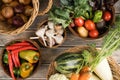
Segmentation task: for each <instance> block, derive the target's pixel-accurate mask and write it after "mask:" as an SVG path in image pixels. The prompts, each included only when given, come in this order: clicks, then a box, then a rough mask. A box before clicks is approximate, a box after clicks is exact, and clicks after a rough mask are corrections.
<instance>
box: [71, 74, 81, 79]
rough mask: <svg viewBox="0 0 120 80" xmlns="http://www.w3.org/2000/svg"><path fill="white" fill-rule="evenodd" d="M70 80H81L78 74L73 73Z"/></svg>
mask: <svg viewBox="0 0 120 80" xmlns="http://www.w3.org/2000/svg"><path fill="white" fill-rule="evenodd" d="M70 80H79V74H77V73H72V75H71V77H70Z"/></svg>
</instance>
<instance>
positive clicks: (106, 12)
mask: <svg viewBox="0 0 120 80" xmlns="http://www.w3.org/2000/svg"><path fill="white" fill-rule="evenodd" d="M111 16H112V15H111V13H110V12H109V11H105V12H104V14H103V19H104V20H105V21H110V20H111Z"/></svg>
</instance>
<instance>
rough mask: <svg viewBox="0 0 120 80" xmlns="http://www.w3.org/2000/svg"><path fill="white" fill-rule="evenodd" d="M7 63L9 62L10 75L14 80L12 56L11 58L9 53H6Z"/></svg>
mask: <svg viewBox="0 0 120 80" xmlns="http://www.w3.org/2000/svg"><path fill="white" fill-rule="evenodd" d="M8 62H9V70H10V74H11V76H12V78H13V80H16V79H15V76H14V73H13V62H12V56H11V54H10V53H8Z"/></svg>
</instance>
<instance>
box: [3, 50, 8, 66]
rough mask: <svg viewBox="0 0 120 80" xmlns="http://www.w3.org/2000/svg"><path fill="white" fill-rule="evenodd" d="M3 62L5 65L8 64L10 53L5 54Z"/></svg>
mask: <svg viewBox="0 0 120 80" xmlns="http://www.w3.org/2000/svg"><path fill="white" fill-rule="evenodd" d="M3 62H4V63H5V64H8V52H7V51H5V53H4V54H3Z"/></svg>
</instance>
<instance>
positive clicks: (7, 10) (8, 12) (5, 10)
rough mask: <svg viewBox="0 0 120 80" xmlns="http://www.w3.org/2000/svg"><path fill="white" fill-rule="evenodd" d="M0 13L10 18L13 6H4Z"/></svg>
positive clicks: (12, 13)
mask: <svg viewBox="0 0 120 80" xmlns="http://www.w3.org/2000/svg"><path fill="white" fill-rule="evenodd" d="M1 13H2V15H3V16H4V17H5V18H11V17H12V16H13V15H14V11H13V8H12V7H8V6H7V7H4V8H3V9H2V12H1Z"/></svg>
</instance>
